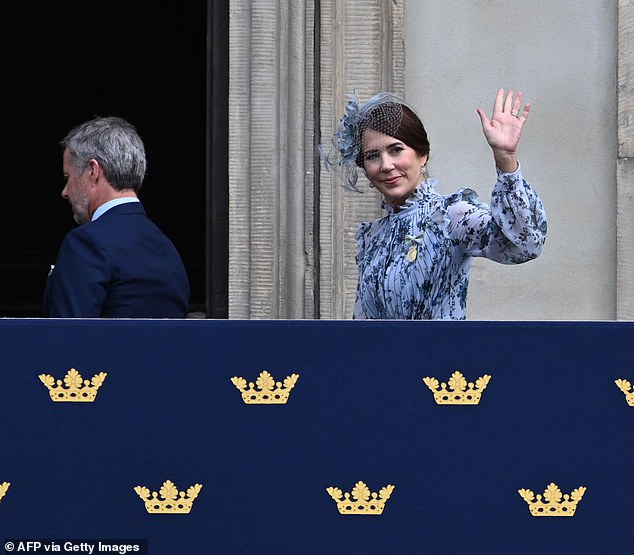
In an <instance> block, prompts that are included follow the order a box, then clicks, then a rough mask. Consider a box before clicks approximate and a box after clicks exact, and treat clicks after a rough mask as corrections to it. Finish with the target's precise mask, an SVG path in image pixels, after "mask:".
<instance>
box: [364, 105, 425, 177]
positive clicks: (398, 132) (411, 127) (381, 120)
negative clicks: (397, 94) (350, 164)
mask: <svg viewBox="0 0 634 555" xmlns="http://www.w3.org/2000/svg"><path fill="white" fill-rule="evenodd" d="M366 129H373V130H375V131H378V132H379V133H383V134H385V135H389V136H390V137H394V138H395V139H398V140H399V141H402V142H403V143H405V144H406V145H407V146H409V147H410V148H413V149H414V150H415V151H416V153H417V154H418V155H419V156H429V140H428V139H427V131H425V126H424V125H423V123H422V122H421V121H420V119H419V117H418V116H417V115H416V114H415V113H414V111H413V110H412V109H411V108H409V107H408V106H405V105H404V104H400V103H398V102H385V103H383V104H379V105H378V106H376V107H375V108H373V109H371V110H370V111H369V112H368V113H367V114H366V115H365V117H364V118H363V120H362V121H361V122H360V124H359V139H358V140H359V142H358V144H359V153H358V154H357V157H356V160H355V162H356V164H357V166H359V167H360V168H362V167H363V133H364V132H365V131H366Z"/></svg>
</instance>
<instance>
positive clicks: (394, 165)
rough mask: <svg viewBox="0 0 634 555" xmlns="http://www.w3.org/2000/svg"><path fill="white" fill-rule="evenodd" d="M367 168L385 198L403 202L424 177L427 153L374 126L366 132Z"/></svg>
mask: <svg viewBox="0 0 634 555" xmlns="http://www.w3.org/2000/svg"><path fill="white" fill-rule="evenodd" d="M361 147H362V149H363V168H364V169H365V174H366V176H367V177H368V179H369V180H370V181H371V182H372V184H373V185H374V186H375V187H376V188H377V190H378V191H379V192H380V193H381V194H382V195H383V198H384V199H385V202H386V203H387V204H389V205H390V206H392V207H393V208H396V207H398V206H401V205H402V204H403V203H404V202H405V201H406V200H407V199H408V198H409V196H410V195H411V194H412V192H413V191H414V189H415V188H416V186H417V185H418V184H419V183H420V182H421V181H422V180H423V176H422V173H421V167H422V166H424V165H425V162H427V156H421V155H419V154H418V153H417V152H416V151H415V150H414V149H413V148H411V147H409V146H407V145H406V144H405V143H404V142H402V141H400V140H399V139H396V138H394V137H390V136H389V135H384V134H383V133H380V132H379V131H375V130H374V129H366V130H365V131H364V133H363V140H362V144H361Z"/></svg>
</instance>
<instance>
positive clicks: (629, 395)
mask: <svg viewBox="0 0 634 555" xmlns="http://www.w3.org/2000/svg"><path fill="white" fill-rule="evenodd" d="M614 383H615V384H616V385H617V387H618V388H619V389H620V390H621V391H622V392H623V393H625V400H626V401H627V404H628V405H630V407H634V390H632V384H631V383H630V382H628V381H627V380H614Z"/></svg>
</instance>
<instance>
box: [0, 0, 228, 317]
mask: <svg viewBox="0 0 634 555" xmlns="http://www.w3.org/2000/svg"><path fill="white" fill-rule="evenodd" d="M221 4H226V2H215V1H213V0H195V1H194V0H192V1H188V2H178V3H176V2H171V3H170V2H167V3H161V2H159V3H151V4H148V3H145V2H143V3H141V2H130V1H129V0H114V1H110V2H85V1H78V0H70V1H69V0H63V1H51V0H40V1H36V2H29V3H26V4H24V3H11V2H7V3H4V4H3V5H2V7H0V21H1V23H0V31H1V32H0V47H1V51H2V52H3V55H2V60H1V61H0V68H2V74H3V85H2V87H0V95H1V96H0V98H2V109H3V118H2V132H3V135H4V140H3V146H4V148H3V151H2V156H3V163H4V169H5V181H4V195H3V200H2V203H1V206H2V212H3V213H2V216H3V217H2V222H3V225H2V232H1V239H0V317H38V316H40V315H41V298H42V292H43V290H44V285H45V280H46V276H47V273H48V270H49V268H50V265H51V264H53V263H54V262H55V258H56V255H57V250H58V248H59V245H60V243H61V241H62V238H63V237H64V235H65V234H66V232H68V231H69V230H70V229H72V227H74V226H75V223H74V221H73V218H72V213H71V210H70V207H69V205H68V203H67V202H66V201H65V200H64V199H62V198H61V195H60V193H61V190H62V188H63V182H62V160H61V151H60V148H59V145H58V143H59V141H60V140H61V139H62V138H63V137H64V136H65V135H66V133H67V132H68V131H69V130H70V129H71V128H72V127H74V126H75V125H77V124H79V123H82V122H83V121H86V120H88V119H91V118H93V117H94V116H97V115H99V116H107V115H117V116H121V117H123V118H126V119H128V120H129V121H130V122H131V123H133V124H134V125H135V126H136V128H137V129H138V131H139V133H140V135H141V137H142V139H143V141H144V143H145V147H146V151H147V158H148V170H147V175H146V179H145V181H144V184H143V188H142V190H141V194H140V198H141V200H142V202H143V204H144V206H145V208H146V211H147V212H148V215H149V217H150V218H151V219H152V220H153V221H154V222H155V223H156V224H157V225H158V226H159V227H160V228H161V229H162V230H163V231H164V232H165V233H166V234H167V235H168V236H169V237H170V238H171V239H172V241H173V242H174V244H175V245H176V247H177V249H178V250H179V252H180V253H181V256H182V257H183V260H184V262H185V265H186V267H187V271H188V274H189V278H190V282H191V288H192V296H191V306H190V311H192V312H201V313H205V314H206V315H207V316H208V317H217V318H226V317H227V313H226V305H227V302H226V289H227V287H226V282H227V280H226V274H227V254H226V252H227V246H226V243H227V240H226V234H227V224H228V222H227V221H226V220H227V218H226V216H225V215H226V212H227V209H226V202H227V188H228V181H227V178H226V172H227V170H226V168H227V166H228V162H227V156H228V154H227V148H226V145H225V146H224V149H223V150H222V151H218V153H216V155H215V156H214V160H213V162H212V163H210V161H209V158H208V156H207V150H208V148H209V147H208V145H210V144H212V145H215V146H216V147H218V146H221V145H224V143H226V142H228V139H227V136H228V121H226V117H225V118H224V121H223V118H222V117H218V116H216V117H215V118H213V117H212V116H211V114H213V113H214V103H216V104H218V103H220V106H224V107H222V108H221V109H224V110H225V113H226V105H227V104H228V100H227V97H228V8H226V7H225V8H216V5H218V6H220V5H221ZM209 76H212V77H213V78H212V79H210V78H209ZM223 80H224V81H223ZM221 91H226V92H224V95H223V94H221ZM216 110H218V108H216ZM218 113H220V112H218V111H216V114H218ZM218 125H222V126H223V127H222V128H220V127H218ZM212 128H213V129H212ZM223 141H224V143H223ZM223 157H224V159H223ZM223 172H224V173H223ZM223 180H224V181H223ZM214 214H217V215H218V218H217V221H215V222H211V221H208V219H209V218H213V217H214ZM212 270H213V273H212Z"/></svg>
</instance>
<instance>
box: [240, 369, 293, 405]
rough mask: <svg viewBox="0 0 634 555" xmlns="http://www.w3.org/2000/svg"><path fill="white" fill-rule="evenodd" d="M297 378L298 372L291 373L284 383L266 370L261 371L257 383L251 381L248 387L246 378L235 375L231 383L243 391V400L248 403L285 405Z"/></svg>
mask: <svg viewBox="0 0 634 555" xmlns="http://www.w3.org/2000/svg"><path fill="white" fill-rule="evenodd" d="M297 378H299V375H298V374H291V375H290V376H287V377H286V378H284V383H282V382H276V381H275V380H274V379H273V376H271V374H269V373H268V372H267V371H266V370H264V371H262V372H260V375H259V376H258V379H257V380H255V384H253V382H249V387H248V388H247V381H246V380H245V379H244V378H238V377H237V376H234V377H233V378H231V383H233V385H235V386H236V388H237V389H238V390H239V391H240V393H242V400H243V401H244V402H245V403H246V404H247V405H284V404H286V401H288V397H289V395H290V394H291V389H293V387H295V383H296V382H297ZM256 386H257V389H256Z"/></svg>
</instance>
